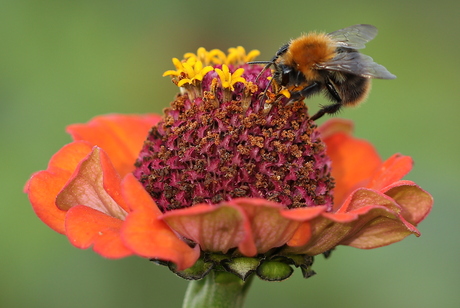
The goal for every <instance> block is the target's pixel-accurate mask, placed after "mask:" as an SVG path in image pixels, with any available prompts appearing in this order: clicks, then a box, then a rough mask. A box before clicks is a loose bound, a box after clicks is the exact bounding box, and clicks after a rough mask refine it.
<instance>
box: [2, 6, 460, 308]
mask: <svg viewBox="0 0 460 308" xmlns="http://www.w3.org/2000/svg"><path fill="white" fill-rule="evenodd" d="M459 11H460V4H459V2H458V1H457V2H455V1H452V0H439V1H417V2H416V1H401V0H387V1H379V2H377V1H375V2H374V1H373V2H371V1H357V0H349V1H336V2H334V1H328V2H324V1H305V0H304V1H292V0H283V1H280V2H279V3H276V2H272V3H268V1H252V2H250V1H242V0H235V1H228V2H219V1H174V0H171V1H94V0H93V1H33V0H31V1H1V2H0V31H1V32H0V33H1V34H0V39H1V41H0V42H1V43H0V44H1V47H0V140H1V151H0V162H1V173H0V181H1V182H0V187H1V194H2V200H3V201H2V204H1V207H0V217H1V219H2V222H1V224H0V228H1V229H0V234H3V235H2V236H1V237H0V245H1V257H0V307H180V305H181V302H182V297H183V294H184V291H185V289H186V286H187V283H186V281H184V280H182V279H180V278H178V277H176V276H174V275H173V274H172V273H170V272H169V271H168V270H167V269H165V268H163V267H157V266H155V265H153V264H151V263H149V262H148V261H147V260H144V259H141V258H136V257H131V258H126V259H122V260H116V261H114V260H106V259H104V258H102V257H100V256H99V255H97V254H95V253H94V252H93V251H92V250H91V249H90V250H86V251H83V250H79V249H76V248H74V247H73V246H72V245H70V243H69V242H68V241H67V239H66V238H65V237H64V236H62V235H59V234H57V233H55V232H53V231H52V230H51V229H49V228H48V227H47V226H46V225H45V224H43V223H42V222H41V221H40V220H39V219H38V218H37V217H36V216H35V214H34V212H33V211H32V209H31V206H30V204H29V202H28V200H27V197H26V195H24V194H23V193H22V188H23V185H24V183H25V181H26V180H27V178H28V177H29V176H30V174H31V173H33V172H35V171H37V170H42V169H45V168H46V166H47V163H48V160H49V158H50V157H51V155H52V154H54V153H55V152H56V151H57V150H58V149H59V148H60V147H61V146H62V145H64V144H66V143H68V142H70V138H69V136H68V135H66V133H65V132H64V127H65V126H66V125H68V124H70V123H79V122H80V123H81V122H86V121H88V120H89V119H91V118H92V117H93V116H96V115H99V114H106V113H112V112H118V113H146V112H157V113H159V112H161V110H162V108H164V107H165V106H167V104H168V103H169V101H170V100H171V98H172V97H173V96H174V94H175V92H176V91H177V88H176V87H175V86H174V85H173V84H171V82H170V81H169V79H168V78H163V77H161V75H162V73H163V72H164V71H165V70H167V69H171V68H172V63H171V58H172V57H181V56H182V55H183V54H184V53H185V52H189V51H192V52H195V51H196V49H197V48H198V47H200V46H203V47H205V48H207V49H208V50H209V49H212V48H220V49H223V50H226V49H227V48H229V47H234V46H238V45H243V46H245V47H246V49H247V50H250V49H255V48H256V49H259V50H260V51H261V52H262V55H261V56H260V57H259V59H261V60H266V59H270V57H271V56H272V55H273V54H274V52H275V51H276V50H277V49H278V47H279V46H280V45H282V44H283V43H285V42H286V41H287V40H288V39H290V38H293V37H297V36H298V35H299V34H300V33H302V32H306V31H310V30H324V31H327V32H331V31H334V30H337V29H340V28H344V27H347V26H350V25H353V24H358V23H370V24H373V25H375V26H377V27H378V28H379V30H380V33H379V35H378V37H377V38H376V40H375V41H372V42H371V43H369V44H368V47H367V49H366V50H365V52H366V53H367V54H369V55H371V56H372V57H373V58H374V59H375V60H376V61H377V62H379V63H381V64H383V65H385V66H386V67H387V68H388V69H389V70H390V71H391V72H392V73H394V74H396V75H397V76H398V78H397V79H396V80H393V81H387V80H383V81H382V80H376V81H375V82H374V84H373V91H372V93H371V95H370V98H369V99H368V101H367V103H366V104H364V105H362V106H361V107H360V108H357V109H353V110H350V109H347V110H344V111H343V112H342V113H341V114H340V116H341V117H344V118H348V119H352V120H353V121H354V122H355V125H356V135H357V136H359V137H362V138H366V139H368V140H370V141H372V142H373V143H374V144H375V145H376V147H377V149H378V151H379V152H380V153H381V155H382V157H383V158H387V157H389V156H390V155H391V154H393V153H396V152H401V153H403V154H406V155H410V156H412V157H413V158H414V160H415V162H416V164H415V167H414V170H413V171H412V172H411V173H410V174H409V176H407V177H406V178H407V179H410V180H414V181H416V182H417V183H418V184H420V185H421V186H422V187H423V188H424V189H426V190H428V191H429V192H431V193H432V194H433V196H434V198H435V206H434V209H433V211H432V213H431V215H430V216H429V217H428V218H427V219H426V220H425V221H424V222H423V223H422V224H421V225H420V226H419V228H420V230H421V232H422V237H420V238H416V237H415V236H411V237H409V238H407V239H405V240H404V241H402V242H400V243H397V244H394V245H391V246H388V247H384V248H380V249H375V250H370V251H363V250H359V249H354V248H349V247H339V249H337V250H336V251H334V253H333V254H332V257H331V258H330V259H328V260H324V259H323V258H322V257H317V259H316V263H315V265H314V270H315V271H316V272H317V273H318V275H316V276H314V277H313V278H310V279H308V280H304V279H303V278H301V275H300V271H296V272H295V274H294V275H293V277H291V278H290V279H288V280H287V281H284V282H282V283H268V282H263V281H260V280H258V279H256V280H255V281H254V284H253V286H252V288H251V290H250V292H249V295H248V298H247V302H246V307H277V306H279V307H281V306H282V307H291V306H292V307H418V308H423V307H458V306H460V304H459V303H460V290H459V288H460V287H459V286H460V265H459V260H460V240H459V239H458V234H459V231H458V230H459V229H458V226H459V222H458V219H457V218H460V207H459V202H458V197H457V195H456V194H457V192H459V190H458V187H459V184H460V181H459V175H460V168H459V165H460V164H459V156H460V154H459V152H460V146H459V128H460V125H459V120H458V117H459V114H460V101H459V85H458V84H459V83H458V81H459V77H458V76H459V69H460V65H459V64H460V61H459V57H458V53H459V49H460V48H459V47H460V46H459V44H460V43H459V42H460V40H459V37H460V33H459V30H460V22H459V18H458V12H459ZM323 102H324V101H323V100H322V99H321V98H315V99H313V100H312V103H311V105H312V106H313V105H314V106H316V105H318V104H320V103H323ZM322 121H324V120H322ZM350 154H351V155H352V153H350Z"/></svg>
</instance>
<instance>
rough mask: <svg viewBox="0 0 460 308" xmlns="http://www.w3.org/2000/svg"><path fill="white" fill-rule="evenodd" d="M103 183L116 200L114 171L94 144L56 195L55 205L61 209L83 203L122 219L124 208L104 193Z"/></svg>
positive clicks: (118, 180)
mask: <svg viewBox="0 0 460 308" xmlns="http://www.w3.org/2000/svg"><path fill="white" fill-rule="evenodd" d="M104 184H105V187H104ZM106 187H107V188H108V189H109V191H111V192H112V195H115V196H116V197H117V199H118V200H120V199H121V198H120V197H119V190H120V178H119V177H118V174H117V173H116V171H115V170H114V169H113V166H112V165H111V163H110V160H109V158H108V157H107V155H106V154H105V153H104V151H102V150H101V149H100V148H98V147H94V148H93V150H92V151H91V153H90V154H88V156H87V157H85V158H84V159H83V160H82V161H81V162H80V164H79V165H78V166H77V168H76V170H75V172H74V174H73V175H72V176H71V178H70V179H69V180H68V182H67V184H66V185H65V187H64V188H63V189H62V190H61V192H59V194H58V195H57V197H56V205H57V206H58V208H60V209H61V210H64V211H66V210H69V209H70V208H71V207H73V206H76V205H85V206H88V207H90V208H93V209H95V210H98V211H100V212H102V213H105V214H107V215H109V216H112V217H115V218H118V219H121V220H123V219H124V218H125V216H126V211H125V209H123V207H122V206H121V205H120V204H118V203H117V202H116V201H115V200H114V199H113V198H112V197H111V195H110V194H108V193H107V191H106V189H105V188H106ZM120 201H122V200H120ZM125 207H126V206H125Z"/></svg>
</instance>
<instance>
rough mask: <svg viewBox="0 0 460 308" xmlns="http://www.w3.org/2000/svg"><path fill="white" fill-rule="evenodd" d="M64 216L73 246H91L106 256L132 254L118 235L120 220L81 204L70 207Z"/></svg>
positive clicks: (82, 247) (116, 256) (113, 256)
mask: <svg viewBox="0 0 460 308" xmlns="http://www.w3.org/2000/svg"><path fill="white" fill-rule="evenodd" d="M66 218H67V219H66V233H67V236H68V237H69V240H70V242H71V243H72V244H73V245H74V246H75V247H78V248H81V249H86V248H89V247H90V246H93V249H94V251H96V252H97V253H99V254H100V255H102V256H104V257H107V258H123V257H126V256H129V255H132V252H131V250H129V249H128V248H127V247H126V246H125V245H124V244H123V242H122V241H121V238H120V235H119V233H120V229H121V226H122V223H123V221H122V220H120V219H117V218H114V217H111V216H108V215H106V214H104V213H101V212H100V211H98V210H95V209H92V208H90V207H87V206H83V205H78V206H75V207H73V208H71V209H70V210H69V211H68V213H67V216H66Z"/></svg>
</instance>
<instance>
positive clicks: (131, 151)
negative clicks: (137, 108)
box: [67, 115, 161, 176]
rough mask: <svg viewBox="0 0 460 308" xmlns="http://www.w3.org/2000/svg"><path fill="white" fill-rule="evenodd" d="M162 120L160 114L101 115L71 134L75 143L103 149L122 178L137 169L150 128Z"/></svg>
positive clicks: (70, 128)
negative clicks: (85, 143)
mask: <svg viewBox="0 0 460 308" xmlns="http://www.w3.org/2000/svg"><path fill="white" fill-rule="evenodd" d="M160 120H161V117H160V116H158V115H145V116H140V115H109V116H99V117H95V118H94V119H92V120H91V121H90V122H89V123H87V124H74V125H70V126H68V127H67V132H68V133H70V134H71V135H72V137H73V138H74V140H86V141H89V142H90V143H91V144H93V145H97V146H99V147H101V148H103V149H104V150H105V151H106V152H107V154H108V155H109V157H110V158H111V159H112V162H113V164H114V166H115V169H116V170H117V171H118V173H119V174H120V175H121V176H124V175H125V174H127V173H129V172H132V171H133V170H134V165H133V164H134V162H135V160H136V158H137V156H138V154H139V151H140V150H141V148H142V144H143V142H144V140H145V139H146V137H147V134H148V132H149V130H150V128H151V127H152V126H153V125H155V124H157V123H158V122H159V121H160Z"/></svg>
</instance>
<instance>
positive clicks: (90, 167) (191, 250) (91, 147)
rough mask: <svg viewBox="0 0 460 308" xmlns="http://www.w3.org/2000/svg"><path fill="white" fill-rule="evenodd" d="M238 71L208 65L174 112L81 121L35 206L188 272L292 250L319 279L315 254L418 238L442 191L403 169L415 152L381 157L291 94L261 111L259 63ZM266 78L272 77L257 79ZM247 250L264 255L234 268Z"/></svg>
mask: <svg viewBox="0 0 460 308" xmlns="http://www.w3.org/2000/svg"><path fill="white" fill-rule="evenodd" d="M242 58H244V57H242ZM237 68H238V66H237V65H235V66H229V74H230V73H232V72H234V71H236V70H237ZM240 68H241V69H243V68H244V72H243V74H242V77H243V78H242V79H241V80H240V82H238V83H236V84H235V89H234V90H232V89H229V88H228V87H225V86H224V85H223V84H222V85H221V86H219V79H218V77H219V76H218V75H217V74H216V73H215V72H214V71H210V72H209V73H207V74H206V75H204V77H203V81H202V84H200V85H197V87H199V89H195V90H193V91H194V92H193V95H192V96H191V97H192V98H190V99H189V97H188V96H187V93H185V94H181V95H179V96H178V98H177V99H176V101H175V102H174V103H173V104H172V107H171V108H170V109H168V110H167V111H166V115H165V116H164V117H160V116H156V115H145V116H140V115H109V116H100V117H96V118H95V119H93V120H92V121H90V122H89V123H88V124H80V125H71V126H69V127H68V132H69V133H70V134H71V136H72V137H73V139H74V142H72V143H70V144H68V145H66V146H64V147H63V148H62V149H61V150H60V151H59V152H58V153H56V154H55V155H54V156H53V158H52V159H51V161H50V163H49V165H48V168H47V170H45V171H40V172H37V173H36V174H34V175H33V176H32V177H31V179H30V180H29V181H28V183H27V185H26V188H25V191H26V193H28V195H29V199H30V202H31V203H32V206H33V208H34V210H35V212H36V214H37V216H38V217H39V218H40V219H41V220H42V221H43V222H45V223H46V224H47V225H48V226H50V227H51V228H52V229H54V230H55V231H57V232H59V233H62V234H65V235H66V236H67V237H68V238H69V240H70V242H71V243H72V244H73V245H75V246H76V247H78V248H88V247H90V246H93V248H94V250H95V251H96V252H97V253H99V254H101V255H102V256H105V257H108V258H121V257H125V256H128V255H132V254H135V255H139V256H142V257H146V258H151V259H156V260H160V262H162V261H166V262H167V263H168V264H170V265H171V264H174V265H175V267H174V266H173V267H172V269H173V270H177V271H182V270H184V269H187V268H190V267H192V266H193V265H194V264H195V263H196V261H197V260H198V259H201V260H202V261H203V262H205V263H206V262H208V263H212V265H210V266H209V267H208V269H207V270H209V269H211V268H212V267H213V266H217V264H219V265H222V266H224V267H225V268H226V269H228V270H229V271H232V272H235V273H236V274H237V275H240V277H241V278H243V279H245V277H247V275H249V274H250V273H252V272H254V271H257V273H258V274H259V276H264V275H266V273H265V272H264V271H263V266H262V265H263V264H268V263H270V262H278V261H279V260H280V258H284V259H286V258H288V259H289V261H288V262H287V263H289V264H294V265H296V266H301V267H302V269H303V270H305V271H306V272H305V273H306V276H308V275H310V274H311V272H310V271H309V266H310V265H311V262H312V259H311V258H310V259H309V256H314V255H317V254H321V253H326V252H327V251H329V250H330V249H333V248H334V247H336V246H337V245H349V246H353V247H358V248H365V249H370V248H376V247H380V246H384V245H388V244H391V243H394V242H397V241H400V240H402V239H403V238H404V237H406V236H408V235H410V234H415V235H417V236H419V235H420V233H419V231H418V230H417V229H416V226H417V224H418V223H419V222H421V221H422V220H423V219H424V218H425V217H426V216H427V214H428V213H429V211H430V210H431V207H432V203H433V200H432V197H431V196H430V195H429V194H428V193H427V192H425V191H424V190H422V189H421V188H420V187H419V186H417V185H416V184H415V183H413V182H411V181H407V180H401V178H402V177H403V176H404V175H406V174H407V173H408V172H409V171H410V169H411V168H412V159H411V158H410V157H408V156H402V155H399V154H396V155H394V156H392V157H391V158H389V159H388V160H386V161H384V162H382V160H381V159H380V158H379V156H378V155H377V153H376V151H375V149H374V148H373V146H372V145H371V144H370V143H368V142H367V141H364V140H359V139H356V138H354V137H353V136H352V135H351V132H352V125H351V123H350V122H347V121H344V120H337V119H335V120H330V121H328V122H327V123H326V124H324V125H323V126H321V127H320V128H319V129H316V126H315V125H314V124H313V123H312V122H311V121H310V120H309V118H308V115H307V111H306V107H305V106H304V105H303V103H291V104H288V103H287V99H286V98H285V97H283V98H281V99H279V98H277V101H276V102H275V101H273V100H272V101H270V99H269V100H268V101H269V102H268V103H267V104H268V105H266V106H264V107H263V108H261V105H260V100H259V99H258V95H259V94H260V93H261V91H260V90H257V88H255V89H254V88H253V83H252V82H256V76H257V74H258V72H259V71H260V68H251V67H249V66H247V65H246V66H245V65H240ZM238 72H241V71H238ZM222 83H223V81H222ZM266 84H267V80H266V79H265V78H261V81H260V83H259V84H258V89H265V85H266ZM201 91H203V93H201ZM271 94H272V93H270V92H268V93H266V95H267V97H272V95H271ZM200 95H201V96H200ZM228 98H230V99H229V100H227V99H228ZM235 102H237V103H235ZM276 103H278V104H280V106H281V107H277V105H276ZM200 104H201V105H200ZM283 104H285V105H283ZM200 106H204V107H203V108H204V109H200V108H202V107H200ZM239 114H245V115H246V116H240V115H239ZM270 121H272V122H270ZM203 123H204V124H203ZM271 123H272V124H271ZM261 127H262V128H263V129H262V128H261ZM147 135H148V137H147V140H146V141H144V140H145V139H146V136H147ZM323 142H324V143H323ZM139 152H140V153H141V154H139ZM136 159H137V163H136V166H134V162H135V161H136ZM334 180H335V188H334ZM332 197H333V198H334V201H332ZM296 255H301V256H305V257H306V259H304V260H303V261H297V260H296V258H295V256H296ZM216 256H221V257H217V258H216ZM245 257H254V258H255V260H257V261H256V262H255V265H254V266H252V267H250V268H249V269H246V270H244V271H239V270H238V269H235V267H233V266H232V262H231V261H232V260H235V261H237V260H239V259H240V258H245ZM218 258H220V259H219V260H217V259H218ZM216 260H217V261H216ZM221 261H222V262H221ZM205 274H206V270H204V272H203V273H202V275H201V274H200V275H199V276H198V278H200V277H202V276H203V275H205ZM289 275H290V273H289ZM289 275H286V276H289ZM185 276H186V275H185ZM286 276H283V277H275V278H273V277H268V279H270V280H281V279H283V278H286Z"/></svg>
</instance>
